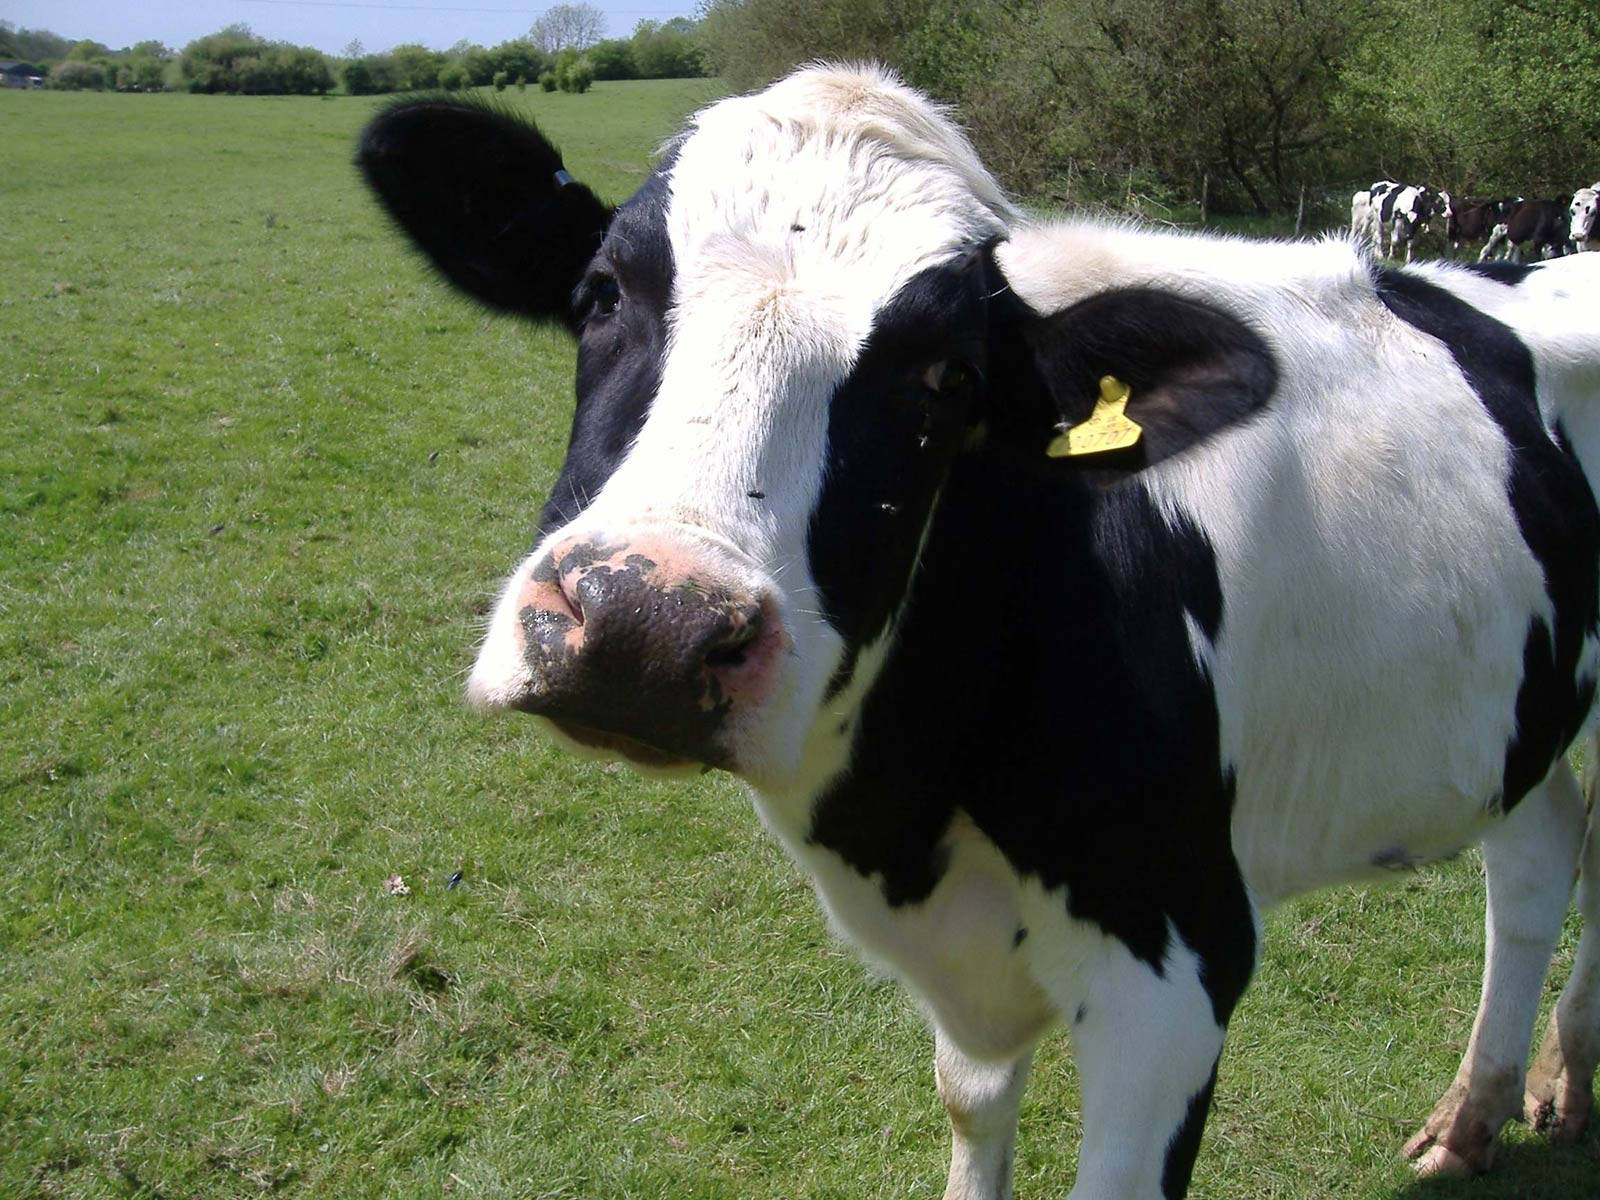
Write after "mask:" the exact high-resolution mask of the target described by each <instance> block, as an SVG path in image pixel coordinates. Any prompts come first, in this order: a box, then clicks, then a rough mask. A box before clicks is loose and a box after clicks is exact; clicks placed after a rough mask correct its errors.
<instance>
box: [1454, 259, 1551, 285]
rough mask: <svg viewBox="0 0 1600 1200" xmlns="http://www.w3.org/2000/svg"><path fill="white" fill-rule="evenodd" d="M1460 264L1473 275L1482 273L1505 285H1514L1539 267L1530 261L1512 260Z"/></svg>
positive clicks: (1486, 277) (1487, 277)
mask: <svg viewBox="0 0 1600 1200" xmlns="http://www.w3.org/2000/svg"><path fill="white" fill-rule="evenodd" d="M1461 266H1462V269H1463V270H1467V271H1471V272H1472V273H1473V274H1474V275H1482V276H1483V277H1484V278H1485V279H1492V280H1494V281H1495V282H1496V283H1503V284H1505V285H1506V286H1507V287H1516V286H1517V285H1518V284H1519V283H1521V282H1522V281H1523V280H1525V279H1526V278H1527V277H1528V276H1529V275H1532V274H1533V273H1534V272H1535V271H1537V270H1538V269H1539V268H1538V267H1537V266H1535V265H1533V264H1531V263H1512V262H1469V263H1462V264H1461Z"/></svg>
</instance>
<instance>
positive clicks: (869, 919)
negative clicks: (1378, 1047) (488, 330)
mask: <svg viewBox="0 0 1600 1200" xmlns="http://www.w3.org/2000/svg"><path fill="white" fill-rule="evenodd" d="M360 161H361V165H362V167H363V168H364V170H365V172H366V175H367V179H368V180H369V182H370V183H371V185H372V186H373V188H374V189H375V190H376V192H377V194H378V195H379V197H380V198H381V199H382V201H383V202H384V204H385V205H386V206H387V207H388V210H389V212H390V213H391V214H392V215H393V217H394V218H395V220H396V221H397V223H398V224H399V225H400V226H401V227H402V228H403V229H404V230H405V231H406V232H407V233H408V234H409V235H410V236H411V237H412V238H413V239H414V240H415V242H416V243H417V244H418V245H419V246H420V247H421V248H422V249H423V250H424V251H426V253H427V254H428V255H429V256H430V257H431V259H432V261H433V262H434V264H435V265H436V267H437V268H438V269H439V270H440V271H441V272H442V273H443V275H444V276H445V277H446V278H448V279H450V280H452V281H453V282H455V283H456V284H457V285H458V286H460V287H462V288H464V289H466V290H467V291H468V292H470V293H471V294H473V295H475V296H477V297H479V298H480V299H482V300H484V301H486V302H488V303H490V304H493V305H495V306H498V307H499V308H501V309H504V310H509V311H511V312H515V313H520V314H522V315H523V316H525V317H528V318H530V319H532V320H535V321H539V322H547V323H551V324H555V325H560V326H563V327H565V328H566V329H567V330H569V331H570V332H571V333H572V334H573V336H574V337H575V338H576V340H577V346H578V350H577V357H578V365H577V376H576V387H577V403H576V408H575V410H574V417H573V427H572V431H571V436H570V440H569V443H568V451H567V456H566V460H565V462H564V464H563V466H562V468H561V473H560V475H559V477H558V479H557V481H556V483H555V492H554V494H553V496H552V497H551V499H550V500H549V502H548V503H546V504H545V506H544V509H543V511H542V514H541V515H540V517H539V519H538V521H537V524H538V528H539V534H540V537H539V541H538V544H537V546H536V547H535V549H534V550H533V552H532V553H531V554H529V555H528V556H527V557H526V558H525V559H523V560H522V562H521V563H520V564H519V565H518V566H517V567H516V569H515V570H514V571H513V573H512V575H511V577H510V579H509V580H508V581H507V584H506V586H505V590H504V593H503V595H502V599H501V601H500V604H499V606H498V607H497V609H496V610H495V613H494V615H493V616H492V618H491V620H490V623H489V626H488V630H487V633H486V636H485V638H484V641H483V643H482V646H481V648H480V650H479V655H478V660H477V664H476V666H475V667H474V668H473V671H472V676H471V679H470V681H469V683H468V687H467V692H468V696H469V698H470V700H471V701H472V702H473V703H474V704H476V705H478V706H480V707H482V708H485V709H512V710H520V711H523V712H528V713H532V714H536V715H537V716H538V717H539V718H540V721H541V724H543V725H544V726H545V727H546V728H547V729H549V730H551V731H552V732H554V733H555V735H556V736H557V737H558V739H559V740H560V741H562V742H563V743H564V744H567V745H569V746H573V747H579V748H583V749H585V750H586V751H588V752H590V753H593V754H598V755H602V756H607V757H620V758H624V759H627V760H629V761H631V762H633V763H636V764H638V765H640V766H641V767H646V768H649V769H656V770H671V771H680V772H685V771H688V772H692V771H696V770H698V769H700V765H701V764H708V765H711V766H714V767H719V768H722V769H724V770H727V771H731V772H733V773H734V774H736V775H739V776H741V777H742V778H743V779H745V780H746V781H747V782H748V783H749V785H750V789H751V793H752V796H753V799H754V802H755V804H756V807H757V808H758V809H759V811H760V813H761V816H762V818H763V820H764V822H765V823H766V825H767V826H768V828H769V829H771V830H772V831H773V833H774V834H775V835H776V836H777V837H778V838H779V840H780V841H781V842H782V843H783V845H784V847H785V848H786V849H787V851H788V852H789V853H790V854H791V855H792V856H793V857H794V858H795V860H796V861H797V862H798V863H799V864H800V865H801V866H802V868H803V869H804V870H805V871H806V872H807V873H808V874H809V875H810V877H811V879H812V880H813V882H814V885H815V887H816V891H817V893H818V895H819V896H820V897H821V899H822V902H823V903H824V905H826V907H827V909H828V911H829V913H830V914H831V915H832V917H833V920H834V922H835V924H836V925H837V927H838V928H839V929H840V930H841V931H843V932H844V933H845V934H846V935H847V936H849V937H850V938H851V939H853V940H854V941H855V942H856V943H857V944H858V945H859V946H860V947H861V948H862V949H863V951H864V952H865V953H866V954H867V955H868V956H869V957H871V958H872V959H873V960H875V961H876V962H878V963H880V964H881V965H882V966H883V967H884V968H885V969H887V970H889V971H891V972H893V973H894V974H895V975H896V976H898V978H899V979H901V980H902V981H903V982H904V983H905V985H906V986H907V987H908V988H909V989H910V990H911V991H912V992H913V993H915V995H916V996H917V997H918V998H919V1000H920V1001H921V1004H922V1007H923V1009H924V1010H925V1011H926V1012H927V1014H928V1015H929V1017H930V1019H931V1021H932V1023H933V1025H934V1028H935V1043H936V1049H935V1068H936V1071H935V1074H936V1080H937V1086H938V1091H939V1095H940V1097H941V1099H942V1100H943V1102H944V1104H945V1106H946V1108H947V1110H948V1112H949V1115H950V1121H951V1126H952V1130H953V1138H954V1149H953V1152H952V1162H951V1172H950V1180H949V1185H948V1190H947V1191H946V1193H945V1195H946V1197H947V1198H948V1200H1001V1198H1003V1197H1009V1196H1010V1195H1011V1174H1012V1161H1013V1144H1014V1139H1015V1136H1016V1127H1017V1114H1018V1109H1019V1105H1020V1102H1021V1097H1022V1092H1023V1087H1024V1085H1025V1082H1026V1079H1027V1075H1028V1066H1029V1062H1030V1059H1031V1056H1032V1053H1033V1048H1034V1046H1035V1045H1036V1044H1037V1042H1038V1040H1039V1039H1040V1037H1042V1036H1043V1035H1044V1033H1045V1032H1046V1031H1047V1030H1048V1029H1050V1028H1051V1027H1052V1026H1054V1025H1057V1024H1067V1025H1070V1026H1071V1030H1072V1048H1073V1053H1074V1055H1075V1057H1076V1059H1077V1064H1078V1070H1079V1078H1080V1083H1081V1095H1082V1106H1083V1112H1082V1124H1083V1142H1082V1149H1081V1153H1080V1155H1079V1160H1078V1161H1079V1167H1078V1179H1077V1185H1076V1187H1075V1188H1074V1190H1073V1192H1072V1195H1073V1196H1074V1197H1095V1198H1097V1200H1150V1198H1152V1197H1157V1196H1163V1197H1167V1198H1169V1200H1171V1198H1175V1197H1179V1196H1182V1195H1183V1194H1184V1192H1185V1191H1186V1189H1187V1187H1188V1182H1189V1177H1190V1170H1191V1167H1192V1164H1193V1162H1194V1158H1195V1154H1196V1152H1197V1150H1198V1148H1199V1145H1200V1140H1201V1131H1202V1127H1203V1125H1204V1123H1205V1120H1206V1115H1207V1112H1208V1109H1209V1107H1210V1103H1211V1096H1212V1091H1213V1088H1214V1085H1215V1083H1216V1077H1217V1076H1216V1072H1217V1066H1218V1061H1219V1057H1220V1054H1221V1051H1222V1046H1223V1039H1224V1034H1225V1031H1226V1028H1227V1025H1228V1022H1229V1019H1230V1017H1231V1015H1232V1013H1233V1011H1234V1007H1235V1005H1236V1004H1237V1002H1238V1000H1239V999H1240V996H1241V995H1242V994H1243V992H1244V989H1245V987H1246V985H1247V984H1248V982H1249V979H1250V977H1251V974H1252V972H1253V971H1254V970H1255V966H1256V961H1257V955H1258V932H1259V930H1260V927H1261V925H1260V922H1261V913H1262V910H1263V909H1264V908H1267V907H1270V906H1272V905H1274V904H1277V903H1279V902H1281V901H1282V900H1284V899H1285V898H1286V897H1289V896H1292V895H1295V894H1298V893H1301V892H1304V891H1305V890H1307V889H1310V888H1316V887H1322V886H1325V885H1328V884H1332V883H1335V882H1338V881H1341V880H1349V879H1367V878H1373V877H1378V876H1382V875H1385V874H1392V873H1393V872H1394V871H1395V870H1397V869H1403V868H1407V867H1410V866H1412V865H1414V864H1418V863H1425V862H1430V861H1434V860H1437V859H1440V858H1447V857H1449V856H1451V855H1453V854H1455V853H1457V852H1458V851H1459V850H1461V848H1462V847H1464V846H1467V845H1470V844H1472V843H1474V842H1476V841H1479V840H1480V839H1481V840H1484V842H1485V864H1486V868H1487V872H1488V879H1489V897H1490V904H1489V937H1488V963H1487V971H1486V975H1485V985H1484V991H1483V1001H1482V1006H1481V1008H1480V1011H1479V1013H1478V1017H1477V1022H1476V1024H1475V1026H1474V1029H1473V1033H1472V1038H1471V1041H1470V1043H1469V1047H1468V1050H1467V1054H1466V1057H1465V1059H1464V1061H1463V1063H1462V1066H1461V1070H1460V1072H1459V1074H1458V1075H1457V1077H1456V1082H1455V1083H1454V1085H1453V1086H1452V1087H1451V1088H1450V1089H1449V1091H1448V1092H1447V1093H1446V1094H1445V1096H1444V1098H1443V1099H1442V1100H1441V1101H1440V1102H1439V1104H1438V1107H1437V1108H1436V1109H1435V1110H1434V1112H1433V1114H1432V1115H1431V1116H1430V1117H1429V1118H1428V1119H1427V1121H1426V1123H1425V1124H1424V1126H1423V1128H1422V1131H1421V1132H1420V1133H1419V1134H1418V1135H1417V1136H1416V1137H1415V1138H1413V1139H1412V1141H1411V1142H1410V1143H1409V1149H1410V1151H1411V1152H1412V1153H1413V1154H1414V1155H1415V1156H1417V1158H1418V1161H1419V1163H1420V1165H1421V1168H1422V1169H1423V1170H1425V1171H1435V1170H1463V1171H1464V1170H1476V1169H1481V1168H1484V1167H1487V1166H1488V1165H1489V1163H1490V1161H1491V1159H1492V1157H1493V1154H1494V1147H1495V1139H1496V1135H1497V1133H1498V1131H1499V1129H1500V1127H1501V1126H1502V1125H1503V1124H1504V1123H1505V1122H1506V1121H1507V1120H1508V1119H1510V1118H1512V1117H1515V1116H1517V1115H1519V1114H1521V1113H1522V1112H1523V1111H1524V1080H1525V1079H1526V1085H1527V1086H1526V1110H1527V1112H1528V1113H1529V1114H1530V1115H1532V1116H1533V1117H1535V1118H1536V1119H1537V1120H1539V1121H1540V1122H1541V1123H1542V1124H1544V1125H1546V1126H1547V1127H1554V1128H1555V1129H1557V1130H1558V1131H1559V1132H1560V1133H1562V1134H1563V1135H1565V1136H1573V1135H1575V1134H1576V1132H1577V1131H1578V1130H1580V1129H1581V1128H1582V1127H1583V1124H1584V1122H1585V1121H1586V1120H1587V1118H1588V1116H1589V1109H1590V1104H1591V1093H1590V1081H1591V1079H1592V1077H1593V1074H1594V1071H1595V1067H1596V1061H1597V1059H1600V833H1596V832H1595V831H1593V830H1591V831H1590V833H1589V835H1588V837H1587V840H1586V839H1585V830H1586V820H1587V818H1586V815H1585V805H1584V797H1583V795H1582V794H1581V793H1580V790H1579V787H1578V784H1577V783H1576V781H1575V780H1574V778H1573V775H1572V772H1571V770H1570V768H1569V767H1568V765H1567V761H1566V758H1565V753H1566V750H1567V748H1568V746H1569V745H1570V744H1571V743H1572V742H1573V740H1574V738H1576V737H1577V736H1578V734H1579V733H1580V731H1581V730H1582V729H1584V728H1585V725H1586V723H1587V722H1588V720H1589V719H1590V714H1591V709H1592V707H1593V704H1594V696H1595V687H1596V676H1597V670H1600V510H1597V508H1596V503H1595V498H1594V494H1593V491H1592V489H1591V483H1590V481H1591V479H1592V478H1594V475H1595V472H1596V471H1597V470H1600V306H1596V305H1595V304H1594V303H1592V301H1591V299H1590V297H1592V296H1593V295H1594V294H1595V293H1596V289H1600V256H1594V255H1584V256H1578V257H1574V258H1572V259H1568V260H1565V261H1563V262H1559V263H1548V264H1541V265H1538V266H1530V267H1514V266H1508V265H1499V266H1495V267H1491V268H1487V269H1479V268H1477V267H1472V268H1468V267H1461V266H1455V265H1449V264H1429V265H1427V266H1418V267H1416V268H1398V267H1387V266H1380V265H1378V264H1376V263H1374V262H1373V261H1372V259H1371V258H1370V257H1369V256H1368V255H1367V254H1365V253H1362V252H1359V251H1357V250H1355V249H1353V248H1352V247H1351V246H1350V245H1349V244H1347V243H1345V242H1342V241H1337V240H1334V241H1322V242H1305V243H1260V244H1252V243H1250V242H1247V241H1243V240H1235V239H1223V238H1214V237H1205V236H1195V235H1183V234H1178V233H1171V232H1156V231H1151V230H1146V229H1141V228H1136V227H1129V226H1126V225H1120V224H1100V223H1095V222H1091V221H1069V222H1062V223H1053V222H1052V223H1038V222H1036V221H1034V220H1032V219H1030V218H1028V217H1027V216H1025V215H1024V214H1023V213H1021V212H1020V211H1019V210H1018V209H1017V208H1015V207H1014V206H1013V205H1012V203H1011V202H1010V201H1009V200H1008V199H1007V197H1006V196H1005V194H1004V193H1003V192H1002V191H1001V189H1000V188H999V186H998V185H997V184H996V183H995V181H994V179H993V178H992V177H991V176H990V175H989V173H988V172H987V170H985V168H984V167H983V165H982V163H981V162H980V161H979V159H978V157H977V155H976V153H975V152H974V150H973V148H972V146H971V145H970V144H969V143H968V141H967V140H966V138H965V137H964V136H963V135H962V133H961V131H960V130H959V128H958V127H957V126H956V125H955V124H954V123H953V122H952V121H951V120H950V119H949V118H948V116H947V115H946V114H945V113H944V111H943V110H942V109H941V108H940V107H938V106H937V105H935V104H933V103H931V102H929V101H928V100H927V99H926V98H924V97H923V96H921V95H919V94H918V93H916V92H914V91H912V90H910V89H908V88H906V87H904V86H903V85H901V84H899V83H898V82H897V81H896V80H894V79H893V78H892V77H890V76H888V75H886V74H884V73H881V72H878V71H874V70H871V69H866V68H859V69H851V70H840V69H831V68H822V67H813V68H809V69H806V70H803V71H800V72H798V73H796V74H794V75H792V76H790V77H789V78H788V79H786V80H784V81H782V82H780V83H777V84H775V85H774V86H772V87H771V88H769V89H768V90H766V91H764V92H761V93H757V94H754V95H748V96H739V97H734V98H730V99H726V100H723V101H720V102H718V103H717V104H714V105H713V106H711V107H710V108H708V109H706V110H704V111H703V112H701V113H699V114H698V115H697V116H696V117H695V118H694V119H693V122H692V124H691V125H690V127H689V129H688V131H687V132H686V133H685V134H684V135H683V136H682V137H681V138H680V139H679V140H677V141H676V142H675V143H673V145H672V146H671V148H670V149H669V150H668V151H667V153H666V155H665V157H664V159H663V161H662V162H661V163H660V164H659V166H658V167H657V168H656V170H655V171H654V173H653V174H652V175H651V176H650V177H649V179H648V180H647V181H646V182H645V183H644V184H643V186H642V187H641V188H640V189H639V191H638V192H637V193H636V194H635V195H634V197H633V198H632V199H631V200H630V201H628V202H627V203H626V204H624V205H622V206H621V207H620V208H615V209H613V208H612V207H611V206H609V205H607V204H604V203H602V202H601V201H600V200H599V199H598V198H597V197H596V196H595V195H594V194H593V193H592V192H590V191H589V190H588V189H587V188H585V187H584V186H583V185H582V184H579V183H575V182H574V181H573V180H572V177H571V176H570V175H569V174H568V173H567V172H566V170H565V169H564V168H563V166H562V161H561V158H560V157H559V155H558V154H557V152H556V151H555V149H554V147H552V146H551V144H550V142H549V141H548V140H547V139H546V138H545V137H544V136H543V135H542V134H540V133H539V132H538V131H537V130H536V129H534V128H533V127H532V126H530V125H528V124H525V123H524V122H522V121H520V120H519V119H517V118H515V117H513V116H512V115H510V114H508V113H505V112H503V111H500V110H498V109H493V108H486V107H483V106H480V105H476V104H473V103H470V102H465V101H460V100H450V99H434V100H420V101H413V102H408V103H402V104H400V105H398V106H396V107H392V108H390V109H389V110H387V111H386V112H385V113H383V114H382V115H380V116H379V117H378V118H377V119H376V121H375V122H374V123H373V124H372V125H371V126H370V127H369V128H368V130H367V131H366V134H365V136H364V138H363V141H362V146H361V151H360ZM508 436H509V432H508ZM497 486H503V485H497ZM506 540H507V543H508V545H509V544H510V543H512V542H514V541H518V540H520V535H519V534H517V533H515V532H508V533H507V538H506ZM1580 871H1581V878H1582V884H1581V887H1580V890H1579V893H1578V894H1579V907H1580V909H1581V911H1582V914H1583V917H1584V918H1585V922H1586V923H1585V925H1584V928H1583V933H1582V936H1581V940H1580V941H1579V942H1578V944H1577V947H1576V958H1575V961H1574V963H1573V967H1572V975H1571V980H1570V982H1569V983H1568V984H1567V986H1566V989H1565V990H1564V991H1563V993H1562V995H1561V997H1560V999H1559V1001H1558V1002H1557V1004H1556V1007H1555V1015H1554V1017H1553V1018H1552V1020H1551V1023H1550V1026H1549V1031H1548V1033H1547V1035H1546V1038H1545V1042H1544V1048H1543V1050H1542V1051H1541V1052H1540V1056H1539V1060H1538V1064H1537V1066H1536V1068H1535V1069H1534V1071H1533V1072H1532V1074H1531V1075H1529V1074H1528V1073H1527V1064H1528V1052H1529V1048H1530V1037H1531V1028H1532V1024H1533V1022H1534V1019H1535V1016H1536V1014H1537V1011H1538V1008H1539V1001H1540V997H1541V994H1542V989H1543V980H1544V977H1545V973H1546V971H1547V969H1548V966H1549V961H1550V957H1551V952H1552V948H1553V947H1554V946H1555V944H1556V940H1557V937H1558V936H1559V934H1560V933H1561V930H1562V923H1563V918H1564V916H1565V914H1566V911H1567V907H1568V903H1569V899H1570V895H1571V891H1572V884H1573V880H1574V878H1575V877H1576V876H1578V874H1579V872H1580ZM1397 936H1406V935H1405V934H1404V933H1400V932H1397ZM1425 949H1426V948H1425V947H1424V948H1422V950H1424V951H1425Z"/></svg>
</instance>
